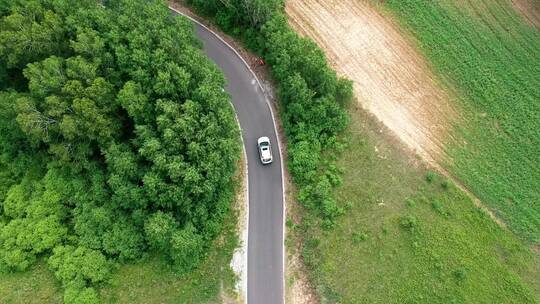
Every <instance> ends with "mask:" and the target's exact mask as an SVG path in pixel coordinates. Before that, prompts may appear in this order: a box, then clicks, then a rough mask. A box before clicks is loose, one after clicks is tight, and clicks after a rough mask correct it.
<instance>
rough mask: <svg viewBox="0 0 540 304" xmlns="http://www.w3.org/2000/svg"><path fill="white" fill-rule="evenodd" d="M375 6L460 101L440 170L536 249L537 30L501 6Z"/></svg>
mask: <svg viewBox="0 0 540 304" xmlns="http://www.w3.org/2000/svg"><path fill="white" fill-rule="evenodd" d="M522 1H524V2H527V1H529V0H522ZM529 4H530V5H536V6H540V4H539V3H538V2H534V1H532V2H531V1H529ZM379 7H381V8H382V9H383V10H385V11H388V12H389V13H390V14H391V15H394V16H395V17H396V19H397V20H398V21H399V23H400V24H401V25H402V26H403V27H404V28H406V29H407V30H410V31H411V32H412V34H413V36H414V37H415V38H416V43H417V44H418V46H419V48H420V50H421V51H422V52H423V53H424V54H425V56H426V57H427V59H428V60H429V61H430V62H431V63H432V65H433V69H434V70H435V72H437V73H438V74H439V75H441V78H442V82H443V83H444V86H445V87H447V88H449V89H450V91H453V92H455V94H456V95H457V96H458V97H459V99H460V103H461V104H460V106H461V107H462V109H463V113H462V115H463V121H462V122H461V123H459V125H455V126H454V134H455V135H456V136H452V137H453V139H452V140H449V141H448V144H447V145H446V149H447V151H446V152H447V153H448V154H449V155H450V157H451V159H452V161H451V162H449V163H448V164H447V167H449V168H451V171H452V173H453V174H454V175H455V176H456V177H458V178H459V179H460V180H462V181H463V182H464V183H465V184H466V186H467V187H468V188H470V190H472V192H473V193H474V194H475V195H476V196H477V197H478V198H480V200H482V201H483V202H484V203H486V204H487V205H488V206H489V207H490V208H492V209H493V210H494V211H495V212H496V214H497V215H498V216H499V217H500V218H502V219H503V221H504V222H506V224H508V226H509V228H510V229H511V230H513V231H514V232H515V233H517V234H518V235H520V236H521V237H522V238H524V239H527V240H529V241H531V242H533V243H534V242H538V241H539V239H540V204H539V202H540V30H539V29H538V28H535V27H534V25H532V24H530V23H527V22H526V19H525V18H524V17H523V16H520V15H519V14H518V11H517V10H516V9H514V7H512V4H511V2H510V1H507V0H474V1H472V0H471V1H450V0H444V1H422V0H389V1H385V3H384V4H380V5H379Z"/></svg>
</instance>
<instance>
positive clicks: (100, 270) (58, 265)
mask: <svg viewBox="0 0 540 304" xmlns="http://www.w3.org/2000/svg"><path fill="white" fill-rule="evenodd" d="M49 265H50V266H51V267H52V269H53V270H54V274H55V276H56V277H57V278H58V279H59V280H60V281H61V282H62V284H64V286H67V287H68V289H69V288H72V289H82V288H83V287H84V286H86V285H87V284H95V283H101V282H105V281H106V280H107V279H109V277H110V272H111V264H110V262H109V261H107V258H106V257H105V256H104V255H103V254H102V253H101V252H100V251H97V250H92V249H88V248H85V247H74V246H70V245H67V246H57V247H55V248H54V250H53V255H51V257H50V258H49ZM81 292H82V290H81Z"/></svg>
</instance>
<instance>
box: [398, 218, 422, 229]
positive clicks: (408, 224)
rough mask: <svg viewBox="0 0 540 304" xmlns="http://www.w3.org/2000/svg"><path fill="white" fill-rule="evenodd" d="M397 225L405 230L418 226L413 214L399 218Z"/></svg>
mask: <svg viewBox="0 0 540 304" xmlns="http://www.w3.org/2000/svg"><path fill="white" fill-rule="evenodd" d="M399 226H400V227H401V228H403V229H405V230H408V231H413V230H414V229H416V228H417V227H418V219H417V218H416V217H415V216H413V215H406V216H403V217H401V219H400V220H399Z"/></svg>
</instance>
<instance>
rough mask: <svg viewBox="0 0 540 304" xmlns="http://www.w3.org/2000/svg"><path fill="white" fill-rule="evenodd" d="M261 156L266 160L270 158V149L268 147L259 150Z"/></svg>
mask: <svg viewBox="0 0 540 304" xmlns="http://www.w3.org/2000/svg"><path fill="white" fill-rule="evenodd" d="M261 156H262V157H263V158H266V159H268V158H270V157H272V152H271V150H270V148H269V147H264V148H263V149H261Z"/></svg>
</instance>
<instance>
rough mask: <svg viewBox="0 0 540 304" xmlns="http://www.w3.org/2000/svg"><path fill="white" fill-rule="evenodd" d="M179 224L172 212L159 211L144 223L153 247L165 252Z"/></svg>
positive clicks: (149, 241) (146, 233)
mask: <svg viewBox="0 0 540 304" xmlns="http://www.w3.org/2000/svg"><path fill="white" fill-rule="evenodd" d="M177 226H178V224H177V223H176V221H175V219H174V217H173V216H172V215H171V214H170V213H163V212H161V211H158V212H156V213H154V214H153V215H152V216H151V217H150V218H148V220H147V221H146V222H145V223H144V232H145V235H146V240H147V241H148V243H149V244H150V246H151V247H152V248H153V249H156V250H159V251H161V252H163V251H164V250H166V249H167V248H168V246H169V243H170V241H171V237H172V234H173V232H174V231H176V230H177Z"/></svg>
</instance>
